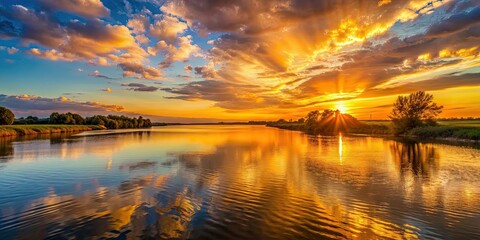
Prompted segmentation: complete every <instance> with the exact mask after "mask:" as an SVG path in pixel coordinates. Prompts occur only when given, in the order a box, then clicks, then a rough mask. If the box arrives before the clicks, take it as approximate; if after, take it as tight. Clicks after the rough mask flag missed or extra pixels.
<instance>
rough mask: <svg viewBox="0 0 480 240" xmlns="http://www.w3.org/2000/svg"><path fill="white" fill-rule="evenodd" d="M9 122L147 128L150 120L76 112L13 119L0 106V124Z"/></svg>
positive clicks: (8, 123)
mask: <svg viewBox="0 0 480 240" xmlns="http://www.w3.org/2000/svg"><path fill="white" fill-rule="evenodd" d="M11 124H67V125H99V126H104V127H106V128H108V129H123V128H149V127H152V122H151V121H150V119H148V118H143V117H142V116H140V117H138V118H135V117H133V118H130V117H127V116H123V115H122V116H116V115H107V116H103V115H94V116H91V117H86V118H84V117H82V116H81V115H80V114H77V113H71V112H67V113H58V112H54V113H52V114H50V117H48V118H38V117H35V116H28V117H26V118H25V117H21V118H18V119H15V115H14V114H13V112H12V111H10V109H8V108H4V107H1V106H0V125H11Z"/></svg>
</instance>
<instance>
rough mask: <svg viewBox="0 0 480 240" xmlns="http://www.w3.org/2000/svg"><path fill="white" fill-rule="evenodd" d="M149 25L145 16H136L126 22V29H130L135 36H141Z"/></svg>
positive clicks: (148, 20)
mask: <svg viewBox="0 0 480 240" xmlns="http://www.w3.org/2000/svg"><path fill="white" fill-rule="evenodd" d="M149 23H150V19H149V18H148V17H147V16H145V15H141V14H138V15H134V17H133V18H131V19H129V20H128V22H127V27H129V28H130V29H132V31H133V32H134V33H135V34H143V33H145V31H146V29H147V26H148V24H149Z"/></svg>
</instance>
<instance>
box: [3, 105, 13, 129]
mask: <svg viewBox="0 0 480 240" xmlns="http://www.w3.org/2000/svg"><path fill="white" fill-rule="evenodd" d="M14 120H15V114H13V112H12V111H10V109H8V108H4V107H0V125H12V123H13V121H14Z"/></svg>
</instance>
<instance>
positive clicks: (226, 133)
mask: <svg viewBox="0 0 480 240" xmlns="http://www.w3.org/2000/svg"><path fill="white" fill-rule="evenodd" d="M43 238H49V239H98V238H103V239H136V238H143V239H150V238H152V239H154V238H162V239H172V238H173V239H176V238H180V239H184V238H190V239H318V238H322V239H324V238H327V239H328V238H333V239H369V238H382V239H385V238H392V239H399V238H405V239H416V238H430V239H435V238H437V239H444V238H450V239H453V238H455V239H475V238H476V239H478V238H480V150H479V149H478V148H474V147H462V146H452V145H445V144H439V143H416V142H412V141H397V140H389V139H384V138H374V137H354V136H350V137H349V136H309V135H306V134H303V133H300V132H294V131H288V130H280V129H276V128H268V127H264V126H248V125H245V126H243V125H226V126H200V125H199V126H167V127H154V128H152V129H150V130H142V131H128V130H127V131H125V130H124V131H106V132H101V131H100V132H95V131H93V132H86V133H83V134H80V135H59V136H53V137H51V138H45V137H42V136H34V137H28V139H8V138H4V139H0V239H2V240H8V239H43Z"/></svg>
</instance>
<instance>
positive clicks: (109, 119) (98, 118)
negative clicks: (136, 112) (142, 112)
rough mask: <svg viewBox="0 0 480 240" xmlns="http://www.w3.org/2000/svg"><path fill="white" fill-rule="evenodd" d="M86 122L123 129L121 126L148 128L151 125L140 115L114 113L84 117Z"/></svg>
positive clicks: (148, 120)
mask: <svg viewBox="0 0 480 240" xmlns="http://www.w3.org/2000/svg"><path fill="white" fill-rule="evenodd" d="M86 123H87V124H92V125H101V126H105V127H106V128H108V129H123V128H149V127H152V122H151V121H150V119H144V118H143V117H142V116H140V117H138V119H137V118H129V117H126V116H115V115H108V116H102V115H95V116H92V117H87V118H86Z"/></svg>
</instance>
